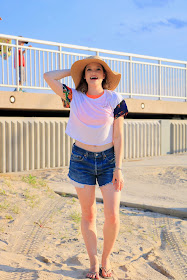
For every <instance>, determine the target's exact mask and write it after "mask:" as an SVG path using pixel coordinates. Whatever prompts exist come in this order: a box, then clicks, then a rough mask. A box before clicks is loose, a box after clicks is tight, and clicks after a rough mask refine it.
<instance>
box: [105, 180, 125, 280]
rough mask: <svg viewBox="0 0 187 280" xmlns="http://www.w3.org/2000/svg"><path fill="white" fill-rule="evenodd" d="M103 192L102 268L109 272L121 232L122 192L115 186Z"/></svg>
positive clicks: (110, 186)
mask: <svg viewBox="0 0 187 280" xmlns="http://www.w3.org/2000/svg"><path fill="white" fill-rule="evenodd" d="M101 192H102V195H103V202H104V215H105V223H104V228H103V235H104V245H103V254H102V267H105V268H106V271H107V270H109V269H110V268H111V267H110V260H109V257H110V254H111V252H112V249H113V246H114V243H115V241H116V238H117V235H118V232H119V225H120V220H119V207H120V197H121V192H120V191H116V190H115V187H114V186H113V184H108V185H106V186H103V187H101ZM110 274H111V273H109V274H106V273H105V272H104V270H103V275H104V276H110Z"/></svg>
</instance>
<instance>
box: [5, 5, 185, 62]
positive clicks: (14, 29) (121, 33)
mask: <svg viewBox="0 0 187 280" xmlns="http://www.w3.org/2000/svg"><path fill="white" fill-rule="evenodd" d="M0 17H2V19H3V20H2V21H0V33H1V34H7V35H14V36H17V35H22V36H24V37H28V38H33V39H40V40H47V41H54V42H60V43H66V44H74V45H81V46H88V47H94V48H100V49H107V50H115V51H122V52H127V53H134V54H142V55H149V56H155V57H163V58H171V59H178V60H183V61H187V0H94V1H88V0H53V1H52V0H32V1H25V0H24V1H23V0H16V1H15V0H9V1H5V0H4V1H1V6H0Z"/></svg>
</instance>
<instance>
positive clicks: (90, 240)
mask: <svg viewBox="0 0 187 280" xmlns="http://www.w3.org/2000/svg"><path fill="white" fill-rule="evenodd" d="M76 191H77V195H78V198H79V202H80V205H81V210H82V219H81V231H82V235H83V238H84V242H85V245H86V249H87V252H88V256H89V259H90V271H91V272H99V262H98V257H97V231H96V213H97V209H96V201H95V186H85V187H84V188H83V189H82V188H76ZM87 276H88V277H89V274H87ZM90 277H91V278H92V276H91V274H90ZM93 277H94V278H95V277H97V279H98V278H99V273H97V274H96V275H95V276H93Z"/></svg>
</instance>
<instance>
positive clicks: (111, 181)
mask: <svg viewBox="0 0 187 280" xmlns="http://www.w3.org/2000/svg"><path fill="white" fill-rule="evenodd" d="M109 184H112V185H113V183H112V181H111V182H109V183H106V184H104V185H102V186H99V187H100V188H102V187H104V186H106V185H109Z"/></svg>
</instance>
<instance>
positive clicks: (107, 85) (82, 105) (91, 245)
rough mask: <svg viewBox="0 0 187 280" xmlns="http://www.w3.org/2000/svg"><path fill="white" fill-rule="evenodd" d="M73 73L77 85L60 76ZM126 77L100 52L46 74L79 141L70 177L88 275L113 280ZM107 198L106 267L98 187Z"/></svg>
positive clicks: (105, 224) (121, 185)
mask: <svg viewBox="0 0 187 280" xmlns="http://www.w3.org/2000/svg"><path fill="white" fill-rule="evenodd" d="M67 76H72V78H73V81H74V83H75V88H76V89H71V88H69V87H67V86H66V85H64V84H63V85H62V84H61V83H60V82H59V81H58V80H60V79H62V78H65V77H67ZM120 78H121V75H120V74H119V73H116V72H114V71H112V70H111V69H110V67H109V66H108V65H107V64H106V63H105V62H104V61H103V60H102V59H101V58H100V57H98V56H91V57H87V58H86V59H82V60H78V61H76V62H75V63H74V64H73V65H72V67H71V69H66V70H59V71H52V72H48V73H45V74H44V79H45V80H46V82H47V83H48V85H49V86H50V87H51V89H52V90H53V91H54V92H55V93H56V94H58V95H59V96H60V97H61V98H62V101H63V104H64V106H65V107H70V103H71V110H70V118H69V121H68V125H67V128H66V133H67V134H68V135H69V136H71V137H72V138H73V139H75V143H74V145H73V148H72V154H71V159H70V166H69V174H68V176H69V178H70V180H71V182H72V184H73V185H74V186H75V188H76V191H77V195H78V198H79V201H80V205H81V210H82V219H81V230H82V235H83V238H84V241H85V245H86V248H87V252H88V255H89V259H90V272H89V273H87V277H88V278H90V279H99V274H100V276H102V277H103V278H107V279H108V278H112V270H111V265H110V260H109V257H110V254H111V252H112V248H113V246H114V242H115V240H116V238H117V235H118V232H119V206H120V191H121V190H122V188H123V185H124V182H123V177H122V172H121V171H122V169H121V166H122V139H123V135H122V134H123V119H124V116H126V115H127V112H128V110H127V107H126V103H125V101H124V100H123V98H122V96H121V95H120V94H117V93H115V92H113V91H112V90H114V89H115V88H116V87H117V85H118V83H119V81H120ZM96 182H97V183H98V185H99V187H100V189H101V192H102V196H103V201H104V215H105V223H104V228H103V235H104V244H103V254H102V260H101V263H102V266H101V268H100V269H99V261H98V256H97V232H96V201H95V185H96Z"/></svg>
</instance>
